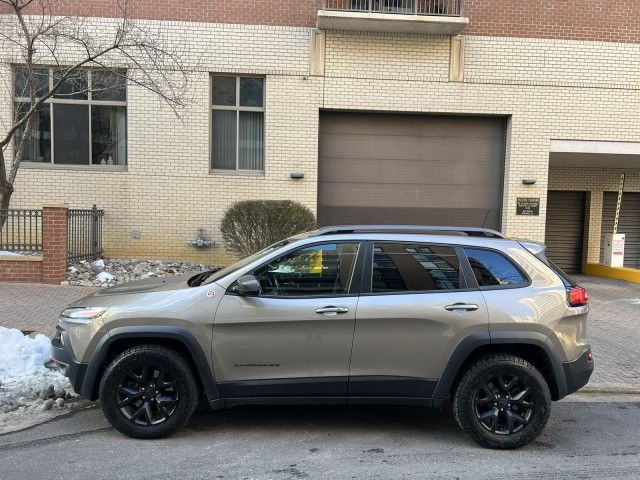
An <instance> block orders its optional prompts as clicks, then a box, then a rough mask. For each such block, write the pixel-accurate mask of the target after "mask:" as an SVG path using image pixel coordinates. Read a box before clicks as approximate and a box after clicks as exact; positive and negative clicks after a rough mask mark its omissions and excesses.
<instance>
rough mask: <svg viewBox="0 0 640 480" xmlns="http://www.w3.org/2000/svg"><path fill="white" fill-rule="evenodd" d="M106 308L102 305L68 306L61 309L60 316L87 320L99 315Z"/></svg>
mask: <svg viewBox="0 0 640 480" xmlns="http://www.w3.org/2000/svg"><path fill="white" fill-rule="evenodd" d="M107 310H108V308H104V307H70V308H65V309H64V310H63V312H62V316H63V317H65V318H71V319H73V320H76V321H89V320H93V319H94V318H98V317H100V316H101V315H103V314H104V313H105V312H106V311H107Z"/></svg>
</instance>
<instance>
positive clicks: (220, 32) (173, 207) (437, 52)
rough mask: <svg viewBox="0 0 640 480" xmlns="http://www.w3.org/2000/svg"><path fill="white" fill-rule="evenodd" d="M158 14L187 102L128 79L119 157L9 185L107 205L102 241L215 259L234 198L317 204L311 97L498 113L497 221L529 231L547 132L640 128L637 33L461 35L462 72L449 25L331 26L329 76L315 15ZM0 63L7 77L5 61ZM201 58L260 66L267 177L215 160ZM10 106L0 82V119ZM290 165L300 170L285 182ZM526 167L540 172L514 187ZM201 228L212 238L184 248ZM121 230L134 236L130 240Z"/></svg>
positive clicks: (119, 251)
mask: <svg viewBox="0 0 640 480" xmlns="http://www.w3.org/2000/svg"><path fill="white" fill-rule="evenodd" d="M152 25H154V24H152ZM162 25H163V29H164V30H166V31H167V32H168V33H169V35H170V37H171V38H172V39H175V42H176V44H178V43H182V42H184V40H185V39H189V40H188V42H187V43H186V44H185V58H187V59H189V62H190V64H191V65H192V73H191V74H190V75H191V79H192V84H191V92H190V93H191V94H192V97H193V102H192V103H191V104H190V105H189V106H188V107H187V108H186V109H185V111H184V112H183V115H182V118H181V119H177V118H176V117H175V116H174V114H173V112H171V111H170V109H168V108H167V107H165V106H163V105H162V104H161V103H160V102H159V101H158V100H157V99H156V98H154V97H153V96H152V95H151V94H150V93H148V92H146V91H144V90H141V89H138V88H135V87H130V88H129V90H128V93H129V105H128V135H129V139H128V146H129V154H128V169H127V171H123V172H113V171H111V172H109V171H100V170H98V169H92V170H90V171H89V170H68V169H59V168H23V169H22V170H21V172H20V175H19V178H18V182H17V185H16V194H15V196H14V200H13V206H14V207H26V206H38V205H40V204H42V203H46V202H53V201H55V202H62V201H63V202H66V203H69V204H70V205H71V206H72V207H88V206H90V205H91V204H93V203H96V204H98V205H99V206H100V207H101V208H104V209H105V210H106V216H105V235H106V238H105V246H106V247H107V251H106V253H107V254H108V255H114V256H115V255H117V256H127V257H174V258H193V259H198V260H200V261H205V262H209V263H226V262H228V261H229V257H228V255H227V254H226V253H225V251H224V249H223V248H222V247H221V246H220V245H221V238H220V235H219V225H220V221H221V216H222V213H223V212H224V210H225V209H226V208H227V207H228V206H230V205H231V204H232V203H233V202H235V201H237V200H241V199H247V198H274V199H275V198H291V199H294V200H298V201H301V202H303V203H304V204H306V205H308V206H309V207H310V208H312V209H313V210H315V208H316V191H317V158H318V152H317V150H318V118H319V111H320V109H322V108H326V109H339V110H364V111H390V112H423V113H449V114H450V113H454V114H474V115H475V114H478V115H501V116H505V117H508V118H509V121H508V131H507V142H506V160H505V162H506V171H505V183H504V213H503V230H504V231H505V232H507V233H509V234H513V235H518V236H525V237H528V238H533V239H540V240H542V239H543V238H544V227H545V208H546V192H547V189H548V188H549V187H550V186H553V188H561V187H560V186H561V185H565V184H563V183H562V182H563V181H564V180H563V179H564V178H566V179H570V178H572V177H573V176H574V175H573V173H572V172H570V171H561V170H558V171H553V172H552V175H551V177H549V175H548V158H549V142H550V140H551V139H575V140H608V141H637V139H638V138H640V79H639V77H638V75H637V71H638V66H639V62H640V50H639V48H640V47H639V46H638V45H624V44H611V43H609V44H605V43H600V42H576V41H553V40H528V39H504V38H492V37H468V38H467V39H466V52H465V62H466V69H465V81H464V82H450V81H449V38H448V37H438V36H417V35H389V34H355V33H347V32H327V34H326V35H325V37H324V42H325V43H324V47H325V55H326V56H325V70H324V71H325V76H310V75H309V58H310V39H311V34H312V30H311V29H304V28H290V27H267V26H243V25H217V24H197V23H180V22H175V23H167V22H165V23H163V24H162ZM0 55H2V54H0ZM196 59H199V61H196ZM7 60H8V58H5V61H7ZM0 62H1V60H0ZM0 65H1V63H0ZM2 67H3V68H1V69H0V75H2V78H0V81H2V80H3V81H5V82H6V81H7V78H8V72H9V70H8V68H7V66H6V63H5V64H4V65H3V66H2ZM634 71H635V75H634ZM212 72H214V73H215V72H229V73H252V74H264V75H266V78H267V81H266V92H267V93H266V114H265V130H266V137H265V138H266V147H265V172H264V176H263V175H242V174H233V173H231V174H229V173H211V172H210V170H209V136H210V128H209V115H210V109H209V89H210V83H209V82H210V80H209V78H210V77H209V75H210V73H212ZM0 85H1V83H0ZM10 115H11V99H10V97H9V96H8V95H7V92H6V90H5V89H4V88H3V89H2V91H0V121H2V120H3V119H4V121H5V123H6V120H7V119H8V118H9V116H10ZM294 170H296V171H302V172H303V173H304V174H305V178H304V179H303V180H297V181H294V180H291V179H290V178H289V174H290V173H291V172H292V171H294ZM605 173H607V175H608V174H609V173H608V172H605ZM469 174H470V175H473V172H469ZM611 176H612V178H613V177H615V176H616V174H615V173H611ZM531 177H533V178H536V179H537V180H538V182H537V183H536V185H534V186H524V185H522V183H521V181H522V179H523V178H531ZM589 178H591V179H592V180H593V182H595V183H590V184H587V186H589V188H592V189H593V190H594V191H595V190H597V182H598V181H599V179H600V176H599V175H598V174H597V172H594V176H593V177H589ZM607 178H608V177H607ZM590 181H591V180H590ZM552 182H553V183H552ZM563 188H564V187H563ZM518 196H539V197H541V215H540V216H539V217H518V216H516V215H515V199H516V197H518ZM592 207H593V205H592ZM592 211H593V208H592ZM199 228H204V229H205V231H206V232H207V233H209V234H210V235H211V237H212V239H213V240H214V241H216V243H217V245H218V246H216V247H215V248H213V249H210V250H206V251H204V252H198V251H196V250H194V249H193V248H191V247H188V246H187V245H186V242H187V241H188V240H190V239H192V238H193V237H194V236H195V234H196V232H197V230H198V229H199ZM132 230H139V231H141V232H142V237H141V238H140V239H139V240H135V239H132V238H130V232H131V231H132ZM598 238H599V237H598ZM594 242H595V240H594ZM592 248H595V244H593V245H592V244H591V243H590V252H591V250H592Z"/></svg>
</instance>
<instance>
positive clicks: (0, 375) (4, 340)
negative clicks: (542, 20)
mask: <svg viewBox="0 0 640 480" xmlns="http://www.w3.org/2000/svg"><path fill="white" fill-rule="evenodd" d="M0 346H1V348H0V414H3V413H6V412H10V411H12V410H16V409H18V408H20V407H24V406H25V405H32V404H33V403H34V402H35V403H37V404H39V406H40V407H41V409H44V410H49V409H53V408H55V409H61V408H63V407H64V405H65V401H66V400H68V399H69V398H70V397H71V396H72V394H71V393H70V392H71V385H70V384H69V380H67V378H65V377H64V376H63V375H62V374H61V373H59V372H54V371H52V370H49V369H47V368H46V367H45V366H44V363H45V362H46V361H47V360H49V358H50V356H51V354H50V340H49V338H47V337H46V336H45V335H40V334H39V335H36V336H35V338H31V337H29V336H27V335H23V334H22V332H20V330H16V329H15V328H5V327H0ZM59 400H61V401H59ZM56 402H57V403H56Z"/></svg>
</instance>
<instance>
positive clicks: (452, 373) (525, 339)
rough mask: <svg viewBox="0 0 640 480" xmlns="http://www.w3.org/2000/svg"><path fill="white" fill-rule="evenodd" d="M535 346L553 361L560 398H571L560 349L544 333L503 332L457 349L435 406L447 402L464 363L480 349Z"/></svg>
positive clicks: (470, 339) (468, 340) (479, 336)
mask: <svg viewBox="0 0 640 480" xmlns="http://www.w3.org/2000/svg"><path fill="white" fill-rule="evenodd" d="M500 344H512V345H518V344H520V345H522V344H524V345H533V346H536V347H539V348H541V349H542V350H543V351H544V353H545V354H546V356H547V359H548V360H549V364H550V365H551V370H552V373H553V376H554V379H555V381H556V385H557V386H558V397H559V398H563V397H565V396H566V395H567V382H566V378H565V373H564V369H563V366H562V362H561V361H560V356H559V355H558V353H557V352H558V348H560V347H559V346H556V345H554V343H553V342H552V341H551V339H549V337H547V336H546V335H544V334H543V333H540V332H534V331H524V332H519V331H499V332H491V333H489V332H477V333H473V334H471V335H468V336H466V337H464V338H463V339H462V340H460V342H458V345H456V348H455V349H454V350H453V353H452V354H451V357H450V358H449V361H448V362H447V365H446V366H445V368H444V371H443V373H442V376H441V377H440V380H438V383H437V385H436V388H435V390H434V392H433V398H434V403H435V405H436V406H442V404H443V403H444V401H445V400H446V398H447V396H448V395H449V392H450V391H451V388H452V387H453V383H454V382H455V380H456V377H457V376H458V373H459V372H460V368H461V367H462V365H463V364H464V362H465V361H466V360H467V359H468V358H469V357H470V356H471V355H472V354H473V353H474V352H475V351H476V350H477V349H478V348H480V347H482V346H485V345H500Z"/></svg>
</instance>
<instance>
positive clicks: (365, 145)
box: [318, 112, 505, 229]
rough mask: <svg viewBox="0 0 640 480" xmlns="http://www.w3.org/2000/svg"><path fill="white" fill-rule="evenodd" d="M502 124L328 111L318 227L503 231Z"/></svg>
mask: <svg viewBox="0 0 640 480" xmlns="http://www.w3.org/2000/svg"><path fill="white" fill-rule="evenodd" d="M504 132H505V122H504V120H503V119H500V118H484V117H482V118H481V117H472V118H469V117H449V116H418V115H389V114H354V113H337V112H323V113H322V114H321V116H320V138H319V167H318V223H319V224H320V225H344V224H417V225H465V226H482V225H485V226H487V227H491V228H496V229H499V228H500V219H501V207H502V179H503V172H504V142H505V139H504Z"/></svg>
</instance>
